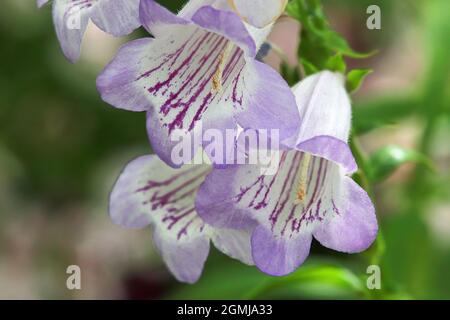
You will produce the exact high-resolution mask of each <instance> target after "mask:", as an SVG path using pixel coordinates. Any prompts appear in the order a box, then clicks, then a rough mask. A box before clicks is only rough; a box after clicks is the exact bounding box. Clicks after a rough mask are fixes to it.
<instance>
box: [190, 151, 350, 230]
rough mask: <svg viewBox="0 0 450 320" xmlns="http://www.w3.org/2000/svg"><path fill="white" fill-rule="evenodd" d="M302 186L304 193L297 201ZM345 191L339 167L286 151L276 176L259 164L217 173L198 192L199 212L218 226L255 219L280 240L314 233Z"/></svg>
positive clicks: (231, 167) (209, 221)
mask: <svg viewBox="0 0 450 320" xmlns="http://www.w3.org/2000/svg"><path fill="white" fill-rule="evenodd" d="M302 181H303V182H302ZM301 183H303V184H304V185H303V186H301V187H302V188H303V189H304V190H303V193H304V194H303V195H302V200H301V201H299V196H298V194H299V190H300V184H301ZM224 185H225V186H227V187H226V188H224V187H223V186H224ZM341 193H342V186H341V173H340V171H339V167H338V166H337V165H335V164H333V163H332V162H329V161H327V160H325V159H321V158H317V157H312V158H311V159H310V160H307V156H306V155H305V154H303V153H301V152H297V151H288V152H282V153H281V159H280V163H279V167H278V170H277V171H276V172H275V174H274V175H265V169H262V168H261V167H259V166H256V165H237V166H230V167H228V168H226V169H222V170H213V171H212V173H210V174H209V175H208V177H207V178H206V179H205V182H204V183H203V184H202V186H201V187H200V189H199V192H198V196H197V200H196V208H197V211H198V213H199V215H200V216H201V217H202V219H203V220H204V221H206V222H207V223H209V224H211V225H213V226H215V227H224V226H231V227H233V228H236V227H239V226H241V227H243V228H245V227H249V226H251V224H252V223H251V221H252V220H253V221H257V222H259V223H260V224H262V225H263V226H265V227H266V228H267V229H268V230H271V231H272V232H273V233H274V234H275V235H276V236H283V237H286V238H290V237H293V236H294V235H296V234H299V233H303V232H308V231H309V232H312V230H313V227H314V226H315V225H316V224H318V223H320V221H322V220H323V219H324V218H325V217H326V215H327V214H330V213H331V212H332V211H333V208H334V207H335V206H336V205H337V203H338V201H340V199H341V198H342V197H341ZM339 204H340V203H339Z"/></svg>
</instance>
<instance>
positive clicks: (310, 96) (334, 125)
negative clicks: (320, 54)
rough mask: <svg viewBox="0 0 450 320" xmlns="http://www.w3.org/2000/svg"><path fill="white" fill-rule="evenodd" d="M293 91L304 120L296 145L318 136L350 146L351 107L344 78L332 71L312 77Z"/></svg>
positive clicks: (296, 86)
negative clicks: (348, 143) (346, 143)
mask: <svg viewBox="0 0 450 320" xmlns="http://www.w3.org/2000/svg"><path fill="white" fill-rule="evenodd" d="M292 91H293V92H294V95H295V98H296V100H297V106H298V110H299V112H300V115H301V118H302V127H301V130H300V133H299V136H298V137H297V143H300V142H302V141H306V140H309V139H311V138H314V137H316V136H332V137H335V138H336V139H339V140H342V141H344V142H347V139H348V136H349V132H350V125H351V106H350V99H349V97H348V94H347V92H346V91H345V87H344V80H343V76H342V75H341V74H338V73H333V72H330V71H322V72H319V73H316V74H313V75H311V76H309V77H307V78H305V79H304V80H302V81H301V82H300V83H298V84H297V85H295V86H294V87H293V88H292Z"/></svg>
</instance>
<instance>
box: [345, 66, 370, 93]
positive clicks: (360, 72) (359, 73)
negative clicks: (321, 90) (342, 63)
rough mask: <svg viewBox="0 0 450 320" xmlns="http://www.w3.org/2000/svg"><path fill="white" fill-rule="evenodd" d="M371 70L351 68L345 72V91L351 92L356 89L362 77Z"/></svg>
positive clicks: (359, 85) (362, 79)
mask: <svg viewBox="0 0 450 320" xmlns="http://www.w3.org/2000/svg"><path fill="white" fill-rule="evenodd" d="M372 72H373V70H372V69H353V70H351V71H350V72H349V73H348V74H347V83H346V86H347V91H348V92H350V93H352V92H355V91H357V90H358V89H359V88H360V87H361V84H362V82H363V81H364V79H365V78H366V77H367V76H368V75H369V74H371V73H372Z"/></svg>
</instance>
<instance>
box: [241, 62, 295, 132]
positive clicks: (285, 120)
mask: <svg viewBox="0 0 450 320" xmlns="http://www.w3.org/2000/svg"><path fill="white" fill-rule="evenodd" d="M241 86H242V88H241V90H242V92H244V95H243V97H244V101H243V105H244V108H243V111H242V112H241V113H239V114H238V115H237V116H236V119H237V121H238V123H239V124H240V125H241V126H242V127H243V128H253V129H278V130H279V135H280V139H281V140H284V139H286V138H289V137H291V136H293V135H296V134H297V133H298V128H299V127H300V117H299V114H298V111H297V107H296V102H295V97H294V95H293V93H292V91H291V89H290V88H289V86H288V85H287V83H286V81H284V80H283V78H282V77H281V76H280V75H279V74H278V73H277V72H276V71H275V70H274V69H272V68H271V67H270V66H268V65H266V64H264V63H261V62H259V61H256V60H252V61H247V64H246V69H245V73H244V78H243V80H242V84H241Z"/></svg>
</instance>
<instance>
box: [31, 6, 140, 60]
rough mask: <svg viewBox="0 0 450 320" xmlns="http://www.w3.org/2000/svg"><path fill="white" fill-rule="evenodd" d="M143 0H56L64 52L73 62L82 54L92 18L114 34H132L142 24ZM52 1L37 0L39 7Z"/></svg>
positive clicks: (55, 15)
mask: <svg viewBox="0 0 450 320" xmlns="http://www.w3.org/2000/svg"><path fill="white" fill-rule="evenodd" d="M139 1H140V0H53V22H54V24H55V29H56V35H57V37H58V40H59V42H60V45H61V48H62V50H63V52H64V55H65V56H66V57H67V59H69V61H71V62H76V61H77V60H78V59H79V57H80V51H81V43H82V40H83V35H84V33H85V31H86V27H87V25H88V23H89V20H92V22H93V23H94V24H95V25H96V26H97V27H99V28H100V29H102V30H103V31H105V32H106V33H109V34H112V35H113V36H116V37H120V36H124V35H127V34H129V33H131V32H132V31H133V30H135V29H136V28H138V27H139V26H140V21H139ZM47 2H48V0H37V5H38V7H41V6H43V5H44V4H45V3H47Z"/></svg>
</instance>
